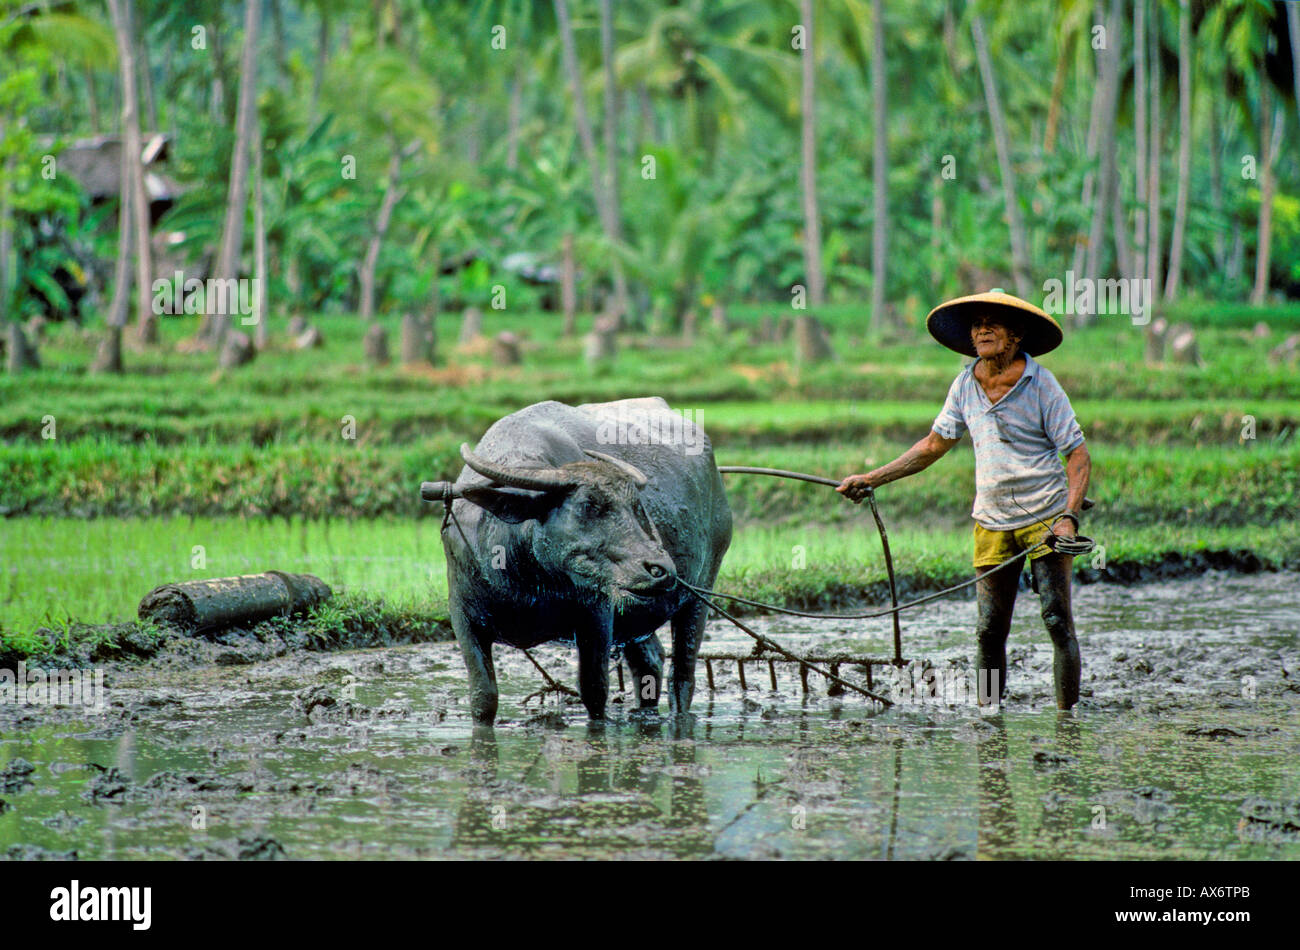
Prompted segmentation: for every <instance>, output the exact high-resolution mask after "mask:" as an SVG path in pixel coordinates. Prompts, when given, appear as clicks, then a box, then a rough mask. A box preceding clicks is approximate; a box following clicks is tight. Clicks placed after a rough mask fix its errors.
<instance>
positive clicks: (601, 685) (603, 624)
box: [577, 614, 614, 721]
mask: <svg viewBox="0 0 1300 950" xmlns="http://www.w3.org/2000/svg"><path fill="white" fill-rule="evenodd" d="M613 633H614V618H613V615H612V614H609V615H604V616H601V617H598V618H593V619H592V620H591V621H589V622H587V623H586V624H584V626H583V628H581V629H579V630H578V631H577V640H578V693H579V695H581V696H582V705H584V706H586V707H587V715H588V716H589V717H590V718H591V719H592V720H593V721H603V720H604V719H605V703H606V702H607V701H608V699H609V654H610V649H611V645H612V636H613Z"/></svg>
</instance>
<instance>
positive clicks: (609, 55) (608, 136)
mask: <svg viewBox="0 0 1300 950" xmlns="http://www.w3.org/2000/svg"><path fill="white" fill-rule="evenodd" d="M600 60H601V67H602V69H603V72H604V79H605V124H604V127H605V180H606V182H607V185H606V188H607V194H608V195H609V214H610V223H611V224H612V225H613V231H612V232H611V236H612V238H613V240H614V242H615V243H616V244H622V243H623V210H622V203H621V202H620V201H619V193H618V85H617V84H616V82H615V76H614V11H613V2H612V0H600ZM614 299H615V305H616V311H615V312H616V314H617V324H618V326H619V327H620V328H622V327H623V326H625V325H626V321H627V319H628V317H629V316H630V314H629V313H628V308H629V307H630V306H631V302H632V301H631V297H630V296H629V294H628V290H627V283H626V281H625V280H624V279H623V268H622V266H620V267H619V268H618V279H616V280H615V281H614Z"/></svg>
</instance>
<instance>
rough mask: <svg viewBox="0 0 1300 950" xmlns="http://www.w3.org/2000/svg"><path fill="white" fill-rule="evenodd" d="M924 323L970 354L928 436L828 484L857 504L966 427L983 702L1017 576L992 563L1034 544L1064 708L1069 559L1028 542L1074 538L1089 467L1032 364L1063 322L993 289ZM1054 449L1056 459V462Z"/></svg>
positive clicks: (992, 688) (991, 698)
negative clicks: (971, 457)
mask: <svg viewBox="0 0 1300 950" xmlns="http://www.w3.org/2000/svg"><path fill="white" fill-rule="evenodd" d="M926 325H927V327H928V328H929V330H930V334H931V336H933V337H934V338H935V339H936V340H938V341H939V342H940V343H942V344H943V345H944V346H946V347H948V348H949V349H951V350H956V351H957V352H958V353H962V354H964V355H966V356H974V357H976V358H977V359H976V360H975V362H973V363H969V364H967V365H966V367H965V368H964V369H963V370H962V371H961V372H960V373H959V374H958V375H957V378H956V380H954V381H953V384H952V386H951V388H949V390H948V400H947V402H945V403H944V406H943V411H941V412H940V413H939V417H938V418H937V419H935V421H934V426H933V428H932V430H931V432H930V434H929V435H927V436H926V437H925V438H924V439H922V440H921V441H920V442H917V443H916V444H915V445H914V446H912V447H911V448H910V449H908V450H907V451H906V452H904V453H903V454H902V455H900V456H899V457H898V458H896V459H895V460H894V461H892V462H890V463H889V464H888V465H882V466H881V467H880V468H877V469H875V470H874V471H871V472H868V473H866V474H865V475H851V476H849V477H848V478H846V479H844V481H843V483H842V484H841V485H840V486H839V488H837V489H836V490H837V491H839V492H840V493H842V494H843V495H844V496H845V497H847V498H849V499H851V500H852V501H853V502H855V503H857V502H860V501H861V500H862V499H863V498H865V497H866V494H867V491H868V490H870V489H874V488H876V487H877V486H880V485H884V484H885V483H886V482H892V481H894V480H895V479H899V478H905V477H906V476H908V475H915V474H916V473H917V472H919V471H921V470H922V469H924V468H928V467H929V466H930V465H931V464H932V463H933V462H934V461H935V460H936V459H938V458H939V457H940V456H941V455H943V454H944V453H945V452H947V451H948V450H949V449H950V448H952V447H953V446H954V445H956V444H957V442H958V440H959V439H960V438H961V435H962V433H963V432H965V431H966V430H967V429H969V430H970V433H971V440H972V441H973V442H974V444H975V506H974V510H973V511H972V512H971V517H972V518H974V519H975V572H976V575H977V576H978V577H979V581H978V583H977V584H976V592H977V594H978V604H979V620H978V625H977V628H976V636H977V641H978V649H977V653H976V668H977V677H978V682H979V683H980V686H981V689H980V692H981V697H980V701H981V703H986V702H987V703H993V704H997V703H1000V701H1001V699H1002V698H1003V697H1004V696H1005V694H1006V681H1007V634H1008V633H1009V632H1010V630H1011V612H1012V609H1013V607H1014V606H1015V602H1016V589H1017V587H1018V581H1019V575H1020V572H1019V570H1017V569H1015V568H1007V569H1005V570H1000V571H996V572H994V571H993V570H992V569H993V568H994V567H995V566H997V565H999V564H1001V563H1003V562H1004V561H1006V560H1007V559H1008V558H1012V557H1014V556H1016V555H1017V554H1020V553H1022V552H1024V551H1026V550H1029V549H1033V550H1031V551H1030V554H1029V562H1030V567H1031V570H1032V571H1033V577H1034V586H1035V588H1036V589H1037V590H1038V592H1039V597H1040V599H1041V602H1042V608H1043V622H1044V623H1045V624H1046V625H1047V632H1048V634H1049V635H1050V636H1051V638H1052V646H1053V648H1054V649H1055V654H1056V655H1055V662H1054V664H1053V673H1054V674H1055V681H1056V705H1057V708H1058V709H1070V708H1072V707H1073V706H1074V704H1075V703H1076V702H1077V701H1078V699H1079V643H1078V641H1077V640H1076V639H1075V636H1074V619H1073V617H1072V616H1071V612H1070V566H1071V563H1072V557H1071V556H1070V555H1068V554H1062V553H1057V552H1055V551H1054V550H1052V549H1051V548H1049V547H1036V546H1037V545H1039V543H1040V542H1042V541H1043V540H1044V539H1045V538H1046V536H1047V533H1048V531H1049V530H1050V531H1051V533H1052V534H1055V535H1056V536H1058V537H1060V538H1067V539H1073V538H1074V537H1075V532H1076V531H1077V530H1078V528H1079V512H1080V510H1081V509H1082V507H1083V500H1084V495H1085V493H1086V492H1087V490H1088V478H1089V475H1090V473H1091V470H1092V462H1091V459H1090V458H1089V456H1088V447H1087V446H1086V445H1085V444H1084V441H1083V432H1082V430H1081V429H1080V428H1079V424H1078V422H1077V421H1076V420H1075V417H1074V410H1073V409H1071V408H1070V400H1069V398H1068V397H1067V396H1066V395H1065V391H1064V390H1063V389H1062V388H1061V384H1060V383H1058V382H1057V381H1056V377H1055V376H1053V375H1052V373H1051V372H1050V371H1049V370H1047V369H1045V368H1044V367H1042V366H1040V365H1039V364H1038V362H1037V361H1036V360H1035V359H1034V357H1035V356H1039V355H1041V354H1043V353H1047V352H1049V351H1051V350H1053V349H1055V348H1056V347H1057V346H1059V345H1060V343H1061V338H1062V334H1061V327H1060V325H1059V324H1057V322H1056V321H1055V320H1053V319H1052V318H1051V317H1049V316H1048V315H1047V314H1046V313H1044V312H1043V311H1042V310H1040V309H1039V308H1038V307H1035V306H1034V305H1033V304H1030V303H1027V302H1025V301H1024V300H1021V299H1019V298H1018V297H1013V296H1011V295H1010V294H1005V293H1002V292H1001V291H991V292H989V293H986V294H976V295H974V296H971V297H959V298H957V299H956V300H950V301H948V302H947V303H944V304H941V305H940V306H938V307H936V308H935V309H934V310H932V311H931V312H930V315H929V317H928V318H927V320H926ZM1058 456H1063V457H1064V458H1065V460H1066V461H1065V466H1064V467H1062V465H1061V462H1060V458H1059V457H1058ZM1048 519H1051V521H1050V524H1049V523H1048ZM994 677H996V679H994ZM986 683H987V684H989V685H988V686H987V687H986V686H985V684H986ZM994 684H996V685H994ZM986 690H987V692H986Z"/></svg>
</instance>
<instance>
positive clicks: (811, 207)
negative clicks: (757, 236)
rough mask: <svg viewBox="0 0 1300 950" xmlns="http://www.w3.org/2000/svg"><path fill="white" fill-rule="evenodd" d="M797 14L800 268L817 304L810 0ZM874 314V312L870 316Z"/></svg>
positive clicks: (820, 288) (821, 296)
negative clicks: (799, 25) (800, 120)
mask: <svg viewBox="0 0 1300 950" xmlns="http://www.w3.org/2000/svg"><path fill="white" fill-rule="evenodd" d="M799 18H800V20H802V21H803V28H804V48H803V50H802V52H801V55H800V60H801V66H802V68H801V75H802V86H801V90H800V95H799V107H800V112H801V113H802V116H803V128H802V133H801V136H800V143H801V156H802V161H801V164H800V169H799V185H800V189H801V190H802V192H803V268H804V275H805V278H806V279H807V281H808V302H809V304H811V305H812V306H814V307H820V306H821V305H822V304H824V303H825V302H826V280H825V277H824V276H823V275H822V232H821V220H820V218H819V217H818V214H817V85H816V84H817V66H816V59H815V55H814V53H813V0H800V4H799ZM875 318H876V315H875V314H874V313H873V314H872V319H873V320H874V319H875Z"/></svg>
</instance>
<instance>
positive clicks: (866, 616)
mask: <svg viewBox="0 0 1300 950" xmlns="http://www.w3.org/2000/svg"><path fill="white" fill-rule="evenodd" d="M1041 547H1051V545H1050V544H1048V542H1046V541H1039V542H1038V543H1037V544H1035V545H1034V546H1033V547H1032V548H1025V549H1024V550H1023V551H1021V552H1020V553H1019V554H1015V555H1013V556H1011V557H1009V558H1007V559H1006V560H1005V561H1003V562H1002V563H1001V564H998V565H997V566H995V567H992V568H990V569H989V570H987V571H985V572H984V573H983V574H981V575H979V577H973V578H971V579H970V580H968V581H963V582H962V583H960V584H954V585H953V586H952V587H946V588H944V589H943V590H941V591H938V592H936V593H933V594H927V595H926V596H924V597H919V598H917V599H916V600H912V601H908V602H907V603H905V604H896V605H895V606H892V607H888V608H886V609H885V610H873V611H871V612H869V613H863V614H815V613H810V612H808V611H806V610H795V609H794V608H792V607H780V606H778V605H776V604H765V603H763V602H762V601H758V600H749V599H748V598H746V597H740V596H737V595H736V594H724V593H723V592H722V591H717V590H705V589H704V588H703V587H694V586H692V585H691V584H688V583H687V582H686V581H684V580H682V579H681V578H678V579H677V580H678V583H680V584H684V585H685V586H687V587H689V588H690V589H691V590H692V591H695V592H696V593H697V594H708V595H709V596H710V597H721V598H723V599H725V600H734V601H736V602H737V603H741V604H748V605H749V606H750V607H762V608H764V609H766V610H770V611H772V612H773V613H778V614H789V615H791V616H792V617H811V618H813V619H814V620H872V619H874V618H876V617H887V616H889V615H890V614H893V615H894V616H895V617H897V616H898V612H899V611H900V610H907V609H909V608H911V607H919V606H920V605H921V604H928V603H929V602H930V601H932V600H938V599H939V598H940V597H946V596H947V595H948V594H951V593H952V592H953V591H958V590H961V589H962V588H963V587H970V586H971V585H972V584H977V583H979V582H980V581H981V580H982V579H983V578H985V577H987V576H988V575H989V574H993V573H995V572H997V571H1000V570H1002V569H1003V568H1005V567H1007V566H1008V565H1009V564H1014V563H1015V562H1016V561H1019V560H1020V559H1021V558H1024V557H1027V556H1028V555H1030V554H1032V553H1033V552H1035V551H1037V550H1038V549H1039V548H1041Z"/></svg>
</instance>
